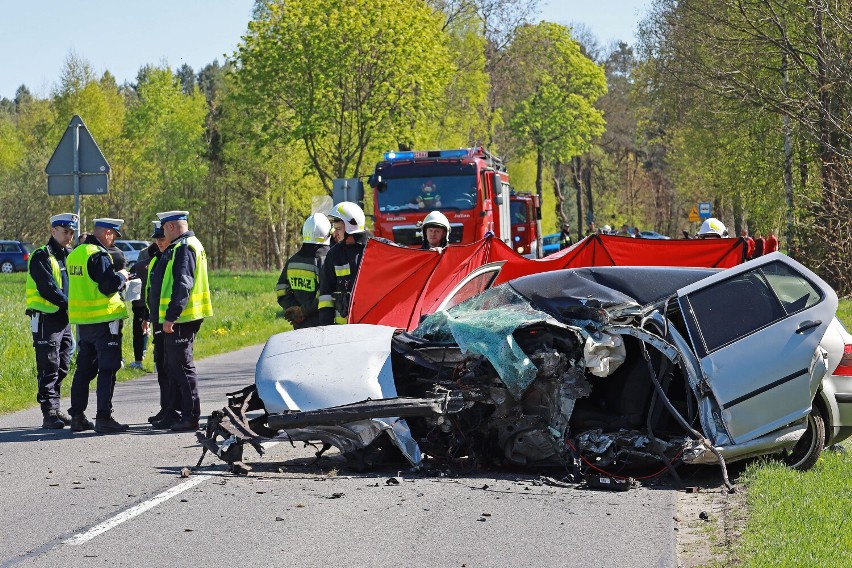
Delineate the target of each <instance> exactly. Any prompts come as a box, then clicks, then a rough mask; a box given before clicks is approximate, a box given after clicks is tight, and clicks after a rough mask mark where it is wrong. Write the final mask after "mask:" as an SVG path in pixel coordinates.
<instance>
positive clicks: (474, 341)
mask: <svg viewBox="0 0 852 568" xmlns="http://www.w3.org/2000/svg"><path fill="white" fill-rule="evenodd" d="M548 317H549V316H548V315H547V314H546V313H544V312H542V311H539V310H536V309H535V308H533V307H532V306H531V305H530V303H529V302H528V301H527V300H526V298H524V297H523V296H521V295H520V294H518V293H517V292H516V291H515V290H513V289H512V288H511V287H510V286H505V285H504V286H497V287H495V288H491V289H490V290H486V291H485V292H483V293H482V294H479V295H478V296H474V297H473V298H471V299H469V300H467V301H465V302H462V303H461V304H459V305H457V306H454V307H453V308H451V309H450V310H449V311H439V312H436V313H434V314H431V315H429V316H427V317H426V319H424V320H423V321H422V322H421V324H420V325H419V326H418V327H417V329H415V330H414V331H412V332H411V335H413V336H415V337H418V338H421V339H425V340H428V341H438V342H455V343H456V344H458V346H459V348H461V349H462V350H463V351H467V352H470V353H476V354H479V355H483V356H485V358H486V359H488V361H489V362H490V363H491V364H492V365H493V366H494V369H495V370H496V371H497V373H498V374H499V375H500V379H501V380H502V381H503V383H504V384H505V385H506V387H507V388H508V389H509V392H511V393H512V394H513V395H515V396H516V397H520V395H521V393H522V392H523V391H524V389H526V388H527V387H528V386H529V385H530V383H532V381H533V380H534V379H535V377H536V372H537V370H536V367H535V365H534V364H533V363H532V362H531V361H530V360H529V357H527V355H526V354H525V353H524V352H523V350H521V348H520V347H519V346H518V344H517V343H516V342H515V340H514V337H513V336H512V334H513V333H514V332H515V330H516V329H518V328H519V327H521V326H524V325H529V324H532V323H536V322H541V321H544V320H546V319H548Z"/></svg>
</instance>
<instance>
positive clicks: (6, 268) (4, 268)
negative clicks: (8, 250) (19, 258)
mask: <svg viewBox="0 0 852 568" xmlns="http://www.w3.org/2000/svg"><path fill="white" fill-rule="evenodd" d="M0 272H2V273H3V274H11V273H13V272H15V265H14V264H12V263H11V261H8V260H4V261H3V264H0Z"/></svg>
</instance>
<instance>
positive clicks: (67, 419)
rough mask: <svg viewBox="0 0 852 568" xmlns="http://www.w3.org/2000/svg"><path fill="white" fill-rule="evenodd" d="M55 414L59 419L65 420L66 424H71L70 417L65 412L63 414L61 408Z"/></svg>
mask: <svg viewBox="0 0 852 568" xmlns="http://www.w3.org/2000/svg"><path fill="white" fill-rule="evenodd" d="M56 416H58V417H59V419H60V420H62V421H63V422H65V425H66V426H71V417H70V416H68V415H67V414H65V413H64V412H62V411H61V410H57V411H56Z"/></svg>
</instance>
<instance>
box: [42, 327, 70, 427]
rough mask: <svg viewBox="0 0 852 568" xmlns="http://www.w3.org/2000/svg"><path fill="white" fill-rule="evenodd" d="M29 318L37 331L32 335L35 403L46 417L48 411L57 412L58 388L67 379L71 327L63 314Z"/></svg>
mask: <svg viewBox="0 0 852 568" xmlns="http://www.w3.org/2000/svg"><path fill="white" fill-rule="evenodd" d="M33 317H38V328H37V329H36V331H34V332H33V347H35V354H36V370H37V371H38V374H37V375H36V378H37V379H38V393H37V394H36V400H37V401H38V402H39V404H40V405H41V411H42V413H44V414H47V413H48V412H50V411H51V410H59V396H60V395H59V389H60V388H61V387H62V380H63V379H64V378H65V377H66V376H68V366H69V364H70V362H71V348H72V338H71V325H70V324H69V323H68V314H67V313H65V312H56V313H54V314H45V313H41V312H37V316H33Z"/></svg>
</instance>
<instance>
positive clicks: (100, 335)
mask: <svg viewBox="0 0 852 568" xmlns="http://www.w3.org/2000/svg"><path fill="white" fill-rule="evenodd" d="M110 323H114V322H105V323H91V324H79V325H78V326H77V330H78V333H79V340H78V344H77V370H76V371H75V372H74V379H73V380H72V382H71V410H70V414H71V415H72V416H73V415H75V414H82V413H83V412H85V411H86V407H87V406H88V404H89V383H91V382H92V379H94V378H95V377H97V378H98V386H97V399H98V410H97V414H96V415H95V417H96V418H109V417H110V416H112V393H113V391H114V390H115V374H116V372H118V370H119V369H120V368H121V334H120V332H119V333H112V331H111V330H110ZM114 327H115V329H116V331H117V328H118V326H117V325H115V326H114Z"/></svg>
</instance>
